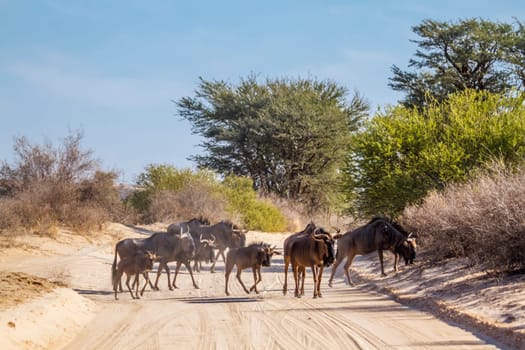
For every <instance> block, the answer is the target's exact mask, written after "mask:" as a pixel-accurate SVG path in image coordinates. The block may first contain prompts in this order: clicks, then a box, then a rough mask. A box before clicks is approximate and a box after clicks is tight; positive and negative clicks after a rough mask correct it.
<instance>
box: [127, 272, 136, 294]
mask: <svg viewBox="0 0 525 350" xmlns="http://www.w3.org/2000/svg"><path fill="white" fill-rule="evenodd" d="M130 279H131V274H128V273H126V286H127V287H128V290H129V294H131V297H132V298H133V299H135V296H134V295H133V291H132V290H131V286H130V285H129V280H130Z"/></svg>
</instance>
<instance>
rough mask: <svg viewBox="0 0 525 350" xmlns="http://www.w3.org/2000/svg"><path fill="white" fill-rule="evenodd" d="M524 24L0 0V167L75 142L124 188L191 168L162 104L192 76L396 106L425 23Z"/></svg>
mask: <svg viewBox="0 0 525 350" xmlns="http://www.w3.org/2000/svg"><path fill="white" fill-rule="evenodd" d="M472 17H480V18H484V19H488V20H493V21H499V22H507V23H511V22H513V21H514V19H513V18H518V19H520V20H522V21H523V20H525V2H521V1H516V0H499V1H484V0H475V1H474V0H461V1H458V0H455V1H448V0H441V1H433V0H432V1H424V0H417V1H416V0H406V1H403V0H398V1H377V0H376V1H331V0H328V1H321V0H319V1H308V0H303V1H286V0H280V1H272V0H267V1H257V2H256V1H248V0H245V1H227V0H225V1H198V0H192V1H187V0H185V1H156V0H151V1H133V0H126V1H110V0H106V1H87V0H86V1H76V0H69V1H68V0H63V1H58V0H42V1H30V0H25V1H24V0H0V159H1V160H8V161H10V160H11V157H12V153H13V152H12V145H13V138H14V137H15V136H27V137H28V138H29V139H30V140H31V141H32V142H35V143H42V142H44V141H45V140H50V141H52V142H53V143H54V144H55V145H57V144H59V142H60V140H61V139H62V138H63V137H65V136H66V135H67V134H68V132H69V130H78V129H81V130H83V132H84V135H85V136H84V140H83V147H84V148H85V149H91V150H93V151H94V155H95V157H96V158H98V159H100V160H101V163H102V167H103V168H104V169H106V170H110V169H111V170H117V171H119V172H120V174H121V176H120V181H123V182H134V181H135V179H136V176H137V175H138V174H139V173H140V172H142V171H143V170H144V168H145V167H146V166H147V165H148V164H151V163H154V164H160V163H167V164H172V165H174V166H176V167H178V168H185V167H191V168H192V167H193V166H194V165H193V164H192V163H191V162H190V161H188V160H187V159H186V158H187V157H188V156H189V155H192V154H198V153H199V152H200V151H201V149H200V148H199V147H198V143H199V141H200V139H199V138H198V136H196V135H192V134H191V128H190V125H189V124H188V123H187V122H185V121H183V120H181V119H180V118H179V117H177V116H175V113H176V109H175V106H174V104H173V102H172V100H178V99H179V98H181V97H183V96H193V94H194V91H195V88H196V87H197V83H198V80H199V77H202V78H204V79H206V80H226V81H228V82H230V83H232V84H236V83H237V82H238V81H239V79H240V78H242V77H246V76H248V75H249V74H251V73H255V74H257V75H258V76H260V77H261V78H262V79H264V78H267V77H270V78H277V77H299V76H300V77H315V78H317V79H321V80H323V79H331V80H333V81H335V82H336V83H338V84H340V85H342V86H345V87H347V88H348V89H349V91H350V92H353V91H354V90H357V91H359V93H360V94H361V95H362V96H363V97H365V98H366V99H367V100H368V102H369V103H370V104H371V106H372V107H373V110H375V109H376V108H377V107H378V106H385V105H387V104H395V103H396V101H397V100H398V99H400V98H401V95H399V94H398V93H396V92H393V91H391V90H390V89H389V87H388V78H389V77H390V76H391V72H390V68H391V66H392V65H397V66H399V67H401V68H406V65H407V63H408V60H409V59H410V58H411V57H412V56H413V54H414V53H415V51H416V45H415V44H414V43H411V42H410V40H411V39H417V36H415V34H413V32H412V30H411V28H412V27H413V26H415V25H418V24H420V23H421V21H422V20H423V19H427V18H431V19H436V20H445V21H455V20H458V19H460V18H472Z"/></svg>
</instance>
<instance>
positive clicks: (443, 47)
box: [389, 19, 525, 107]
mask: <svg viewBox="0 0 525 350" xmlns="http://www.w3.org/2000/svg"><path fill="white" fill-rule="evenodd" d="M413 31H414V33H415V34H417V35H418V36H419V37H420V38H421V39H419V40H413V42H414V43H416V44H417V45H418V49H417V51H416V53H415V58H413V59H410V61H409V63H408V66H409V68H413V70H412V71H405V70H402V69H401V68H399V67H397V66H395V65H394V66H392V73H393V77H391V78H390V83H389V86H390V87H391V88H392V89H394V90H397V91H403V92H405V93H406V96H405V99H404V100H403V101H402V102H403V103H404V104H405V105H407V106H419V107H421V106H423V105H425V103H426V100H427V99H428V97H429V96H430V97H431V98H433V99H435V100H438V101H443V100H445V99H446V97H447V96H448V95H449V94H450V93H453V92H456V91H463V90H466V89H476V90H482V91H489V92H494V93H502V92H505V91H507V90H509V89H510V88H518V89H520V90H523V87H524V82H525V79H524V78H525V74H524V71H525V30H524V28H523V25H522V24H521V23H520V22H517V23H516V25H515V26H513V25H512V24H507V23H495V22H491V21H487V20H482V19H465V20H459V21H458V22H441V21H435V20H430V19H427V20H424V21H423V22H422V23H421V24H420V25H417V26H415V27H413Z"/></svg>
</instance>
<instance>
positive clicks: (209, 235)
mask: <svg viewBox="0 0 525 350" xmlns="http://www.w3.org/2000/svg"><path fill="white" fill-rule="evenodd" d="M190 232H191V233H192V235H193V236H198V237H200V236H201V235H202V237H203V238H204V239H214V240H215V249H217V250H218V251H217V254H216V256H215V259H214V261H213V263H212V265H211V269H210V270H211V272H215V264H216V262H217V259H219V256H222V259H223V260H224V261H226V257H225V256H224V251H225V250H226V249H228V248H230V249H231V248H241V247H244V246H245V245H246V235H245V233H244V232H243V230H241V229H240V228H239V227H238V226H237V225H235V224H233V223H231V222H230V221H221V222H218V223H216V224H214V225H211V226H209V225H194V226H191V227H190Z"/></svg>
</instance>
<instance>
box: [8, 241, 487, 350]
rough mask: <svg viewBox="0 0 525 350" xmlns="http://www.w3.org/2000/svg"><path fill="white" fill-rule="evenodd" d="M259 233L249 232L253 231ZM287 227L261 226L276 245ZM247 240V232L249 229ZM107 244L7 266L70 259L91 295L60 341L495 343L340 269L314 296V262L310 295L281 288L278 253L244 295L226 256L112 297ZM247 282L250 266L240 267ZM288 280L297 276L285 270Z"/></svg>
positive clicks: (31, 268) (38, 268) (35, 267)
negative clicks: (80, 321) (140, 291)
mask: <svg viewBox="0 0 525 350" xmlns="http://www.w3.org/2000/svg"><path fill="white" fill-rule="evenodd" d="M252 238H255V237H252ZM283 238H284V236H283V235H264V234H258V236H257V237H256V240H261V239H262V240H264V241H267V242H272V243H275V244H277V246H278V247H279V246H282V239H283ZM249 240H250V237H249ZM112 259H113V256H112V252H111V248H110V247H109V246H106V247H104V246H95V245H92V246H85V247H83V248H81V249H78V250H76V251H75V252H73V253H71V254H65V255H61V256H41V257H36V256H35V257H25V258H23V259H18V261H17V262H16V265H14V266H8V264H6V263H4V264H3V266H2V267H3V268H10V269H11V270H18V271H25V272H31V273H33V274H36V275H45V274H46V271H47V272H49V270H52V269H54V270H56V269H59V268H64V267H67V269H68V274H69V275H70V276H71V277H70V278H71V281H70V285H71V286H72V288H73V289H74V290H75V291H76V292H77V293H79V294H80V295H82V296H84V297H86V298H88V299H90V300H91V301H93V302H94V304H96V306H97V307H96V312H94V314H93V317H92V318H91V320H90V321H89V322H88V323H87V324H86V325H85V326H84V328H83V329H82V330H80V331H79V332H78V334H76V335H75V336H74V337H73V338H72V339H71V340H69V339H68V343H67V344H66V345H65V347H63V348H64V349H75V350H76V349H173V348H179V349H342V348H345V349H451V348H454V349H495V348H497V347H496V346H494V345H491V344H487V343H486V342H485V341H484V340H482V339H480V338H478V337H476V336H475V335H473V334H471V333H469V332H467V331H464V330H462V329H461V328H458V327H455V326H453V325H449V324H446V323H444V322H442V321H439V320H438V319H436V318H434V317H433V316H432V315H430V314H428V313H424V312H420V311H417V310H414V309H410V308H408V307H405V306H402V305H400V304H398V303H396V302H394V301H392V300H391V299H389V298H388V297H386V296H383V295H381V294H377V293H374V292H367V291H364V290H361V289H360V288H359V287H353V288H350V287H349V286H347V285H346V284H345V283H344V282H343V279H342V273H341V271H339V273H338V274H337V275H336V276H338V278H336V280H335V283H334V287H333V288H328V287H327V282H326V281H327V278H328V275H327V274H328V273H329V272H330V269H328V271H327V273H325V275H324V278H323V285H322V292H323V297H322V298H318V299H313V298H312V290H313V289H312V287H313V283H312V281H311V275H310V271H307V283H306V285H305V293H306V295H305V296H304V297H302V298H295V297H293V290H289V292H288V294H287V295H286V296H285V295H283V293H282V286H283V281H284V273H283V261H282V257H281V256H277V257H275V258H274V259H273V261H272V266H271V267H267V268H265V269H264V270H263V275H262V278H263V280H262V282H261V285H260V291H261V293H260V294H259V295H255V294H250V295H247V294H245V293H244V291H243V290H242V288H241V286H240V284H239V283H238V282H237V281H236V280H235V276H234V274H232V276H231V277H230V283H229V287H230V293H231V296H229V297H227V296H226V295H225V293H224V274H223V271H224V270H223V266H224V265H223V263H222V261H220V262H219V263H218V265H217V273H214V274H212V273H210V272H209V267H205V268H204V271H201V272H200V273H196V275H195V276H196V281H197V283H198V284H199V286H200V289H194V288H193V286H192V283H191V279H190V276H189V275H188V273H187V271H185V270H184V269H183V273H182V275H179V277H178V278H177V285H178V287H179V289H177V290H174V291H169V290H168V288H167V280H166V276H164V275H163V276H161V280H160V282H159V285H160V287H161V291H156V292H154V291H151V290H149V288H148V289H147V290H146V293H145V294H144V296H143V298H142V299H140V300H131V297H130V295H129V293H127V292H126V293H121V294H119V300H118V301H116V300H114V298H113V292H112V290H111V283H110V267H111V262H112ZM242 277H243V280H244V281H245V283H246V284H247V285H251V282H252V281H253V280H252V274H251V271H249V270H246V271H245V272H243V274H242ZM288 278H289V282H288V284H289V287H290V286H291V287H292V288H293V280H292V277H291V275H290V274H289V276H288Z"/></svg>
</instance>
